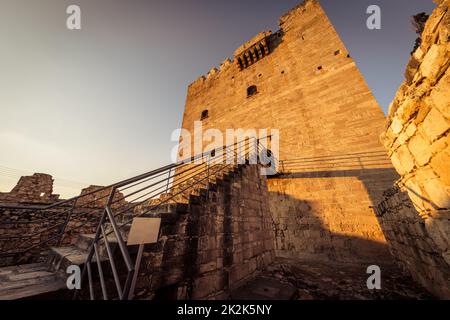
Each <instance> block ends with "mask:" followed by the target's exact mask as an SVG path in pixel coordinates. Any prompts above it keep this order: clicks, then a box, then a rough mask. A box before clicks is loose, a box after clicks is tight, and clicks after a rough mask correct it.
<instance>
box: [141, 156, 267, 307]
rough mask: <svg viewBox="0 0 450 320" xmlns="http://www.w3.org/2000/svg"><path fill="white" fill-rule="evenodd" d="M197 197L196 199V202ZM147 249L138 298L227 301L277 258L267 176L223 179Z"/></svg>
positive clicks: (244, 170) (243, 173) (249, 169)
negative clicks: (242, 285)
mask: <svg viewBox="0 0 450 320" xmlns="http://www.w3.org/2000/svg"><path fill="white" fill-rule="evenodd" d="M194 199H195V200H194ZM194 199H193V198H191V199H190V201H189V209H188V210H187V212H186V213H185V214H178V215H177V216H176V217H175V218H174V219H173V221H172V222H169V221H165V220H164V218H163V223H162V226H161V235H160V240H159V242H158V243H157V244H155V245H150V246H148V247H147V248H146V249H145V252H144V257H143V262H142V265H141V266H142V269H141V272H140V275H139V278H138V281H137V288H136V294H137V297H138V298H141V299H143V298H149V297H150V298H156V299H158V298H165V299H168V298H169V299H226V298H228V297H229V295H230V292H231V290H233V289H235V288H236V287H239V286H240V285H241V284H243V283H244V282H246V281H247V280H249V279H251V278H253V277H254V276H256V275H257V274H258V273H259V272H260V271H262V270H263V269H264V268H265V267H266V266H267V265H269V264H270V263H271V262H272V261H273V259H274V250H273V247H274V236H273V232H272V219H271V217H270V212H269V210H268V204H267V201H268V191H267V181H266V179H265V177H261V176H260V175H259V167H258V166H256V165H250V166H244V167H241V168H240V169H239V170H238V171H237V172H235V173H233V174H230V175H229V176H228V177H224V178H223V179H222V178H221V179H218V180H217V184H216V188H214V189H211V190H210V191H209V193H208V194H207V195H205V196H204V197H203V198H194Z"/></svg>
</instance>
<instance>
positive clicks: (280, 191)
mask: <svg viewBox="0 0 450 320" xmlns="http://www.w3.org/2000/svg"><path fill="white" fill-rule="evenodd" d="M279 26H280V29H279V30H278V31H276V32H271V31H265V32H261V33H259V34H258V35H256V36H255V37H254V38H253V39H251V40H249V41H248V42H246V43H245V44H243V45H242V46H241V47H240V48H238V49H237V50H236V51H235V54H234V58H233V61H231V60H229V59H227V60H225V61H224V62H223V63H222V64H221V65H220V68H219V69H216V68H213V69H212V70H211V71H210V72H209V73H208V74H207V75H206V76H202V77H200V78H198V79H197V80H196V81H194V82H193V83H192V84H191V85H190V86H189V88H188V93H187V99H186V107H185V111H184V118H183V124H182V127H183V128H184V129H187V130H189V131H190V132H193V128H194V121H200V120H201V121H202V125H203V128H204V130H207V129H210V128H216V129H219V130H221V131H222V132H223V133H224V135H225V130H226V129H239V128H242V129H244V130H246V129H257V130H258V129H262V128H268V129H269V130H270V129H272V128H273V129H279V130H280V159H281V160H283V162H282V164H283V165H282V169H283V173H284V174H283V175H280V176H278V177H272V178H270V179H269V180H268V188H269V191H270V196H269V200H270V209H271V213H272V216H273V217H274V228H275V231H276V235H277V242H276V252H277V255H278V256H285V257H300V256H301V257H310V256H311V257H312V256H314V257H320V258H323V259H331V260H336V259H339V260H352V261H353V260H357V261H366V262H370V263H372V262H374V263H375V262H376V261H379V260H385V259H391V258H390V254H389V252H388V250H387V246H386V240H385V238H384V235H383V232H382V230H381V228H380V226H379V223H378V221H377V218H376V216H375V213H374V210H373V208H372V207H373V206H375V204H377V203H378V202H379V201H381V197H382V194H383V191H384V190H385V189H387V188H389V187H390V186H392V184H393V182H394V181H395V179H397V178H398V176H397V174H396V172H395V170H394V169H393V167H392V164H391V163H390V161H389V159H388V157H387V155H386V152H385V150H384V149H383V147H382V145H381V143H380V142H379V139H378V136H379V134H380V132H381V131H382V129H383V124H384V121H385V117H384V115H383V112H382V111H381V109H380V107H379V106H378V104H377V102H376V100H375V98H374V96H373V95H372V93H371V91H370V89H369V87H368V86H367V84H366V82H365V81H364V79H363V77H362V75H361V73H360V72H359V70H358V68H357V66H356V64H355V62H354V60H353V59H352V58H351V56H350V54H349V52H348V50H347V49H346V47H345V45H344V43H343V42H342V41H341V39H340V38H339V35H338V34H337V32H336V31H335V29H334V28H333V26H332V24H331V22H330V21H329V19H328V18H327V16H326V14H325V12H324V11H323V9H322V8H321V6H320V4H319V2H318V1H313V0H308V1H305V2H304V3H302V4H300V5H298V6H297V7H295V8H294V9H292V10H291V11H289V12H288V13H287V14H286V15H284V16H283V17H281V18H280V21H279ZM192 143H194V141H192Z"/></svg>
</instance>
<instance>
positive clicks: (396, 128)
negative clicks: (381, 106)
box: [391, 117, 403, 135]
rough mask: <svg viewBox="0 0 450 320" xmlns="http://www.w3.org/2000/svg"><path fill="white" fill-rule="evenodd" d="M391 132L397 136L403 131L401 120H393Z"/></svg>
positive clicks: (395, 118)
mask: <svg viewBox="0 0 450 320" xmlns="http://www.w3.org/2000/svg"><path fill="white" fill-rule="evenodd" d="M391 130H392V132H393V133H394V134H396V135H398V134H399V133H400V132H401V131H402V130H403V123H402V122H401V121H400V119H399V118H397V117H394V119H392V123H391Z"/></svg>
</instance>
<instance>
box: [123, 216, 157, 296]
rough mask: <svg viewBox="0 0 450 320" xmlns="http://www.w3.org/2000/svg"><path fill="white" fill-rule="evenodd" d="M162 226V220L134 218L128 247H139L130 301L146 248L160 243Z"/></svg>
mask: <svg viewBox="0 0 450 320" xmlns="http://www.w3.org/2000/svg"><path fill="white" fill-rule="evenodd" d="M160 226H161V218H134V219H133V223H132V224H131V230H130V234H129V235H128V241H127V245H128V246H132V245H139V250H138V254H137V257H136V263H135V265H134V274H133V281H132V282H131V288H130V293H129V294H128V299H129V300H131V299H133V298H134V288H135V287H136V281H137V277H138V274H139V268H140V266H141V260H142V254H143V253H144V246H145V245H146V244H149V243H155V242H158V235H159V227H160Z"/></svg>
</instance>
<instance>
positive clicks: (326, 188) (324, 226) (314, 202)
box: [269, 168, 398, 264]
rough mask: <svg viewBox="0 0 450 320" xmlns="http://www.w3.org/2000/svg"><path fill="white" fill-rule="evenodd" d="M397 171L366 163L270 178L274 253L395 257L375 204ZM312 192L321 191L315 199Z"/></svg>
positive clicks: (343, 258)
mask: <svg viewBox="0 0 450 320" xmlns="http://www.w3.org/2000/svg"><path fill="white" fill-rule="evenodd" d="M397 177H398V176H397V174H396V172H395V170H394V169H392V168H370V169H353V170H329V171H320V170H318V171H301V172H290V173H289V174H286V175H281V176H277V177H276V178H273V179H270V180H269V190H270V191H272V192H271V193H270V206H271V212H272V215H273V217H274V224H275V228H274V229H275V232H276V253H277V255H278V256H284V257H314V258H321V259H326V260H338V261H366V262H371V263H374V264H376V263H377V262H381V261H383V262H386V261H393V260H392V256H391V255H390V253H389V250H388V246H387V244H386V242H385V237H384V230H382V228H381V223H380V221H378V220H377V217H376V214H375V211H374V209H373V207H375V206H376V205H377V204H378V203H379V202H380V201H381V199H382V196H383V192H384V191H385V190H386V189H388V188H389V187H391V186H392V185H393V183H394V181H395V180H396V179H397ZM271 180H272V181H271ZM273 180H275V181H276V182H275V183H274V184H275V185H277V187H275V188H274V187H270V186H271V185H273ZM292 185H294V187H292ZM280 186H282V187H281V189H283V188H285V190H280ZM302 186H304V188H302ZM292 188H294V190H295V191H293V189H292ZM274 189H278V190H277V191H274ZM314 190H316V191H314ZM289 193H290V194H289ZM293 193H295V194H293ZM313 193H322V194H321V195H318V196H317V195H316V196H315V199H314V196H311V194H313ZM302 194H303V195H304V196H303V195H302ZM328 194H329V197H328V198H327V195H328Z"/></svg>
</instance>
